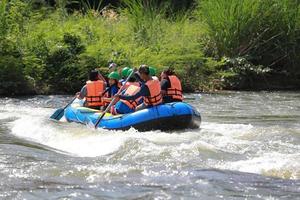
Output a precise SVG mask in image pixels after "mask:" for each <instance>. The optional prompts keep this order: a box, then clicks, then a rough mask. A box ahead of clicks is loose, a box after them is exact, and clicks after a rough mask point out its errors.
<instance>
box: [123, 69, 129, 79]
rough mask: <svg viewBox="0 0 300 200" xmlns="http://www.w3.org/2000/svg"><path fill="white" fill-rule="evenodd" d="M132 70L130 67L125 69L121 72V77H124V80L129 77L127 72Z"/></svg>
mask: <svg viewBox="0 0 300 200" xmlns="http://www.w3.org/2000/svg"><path fill="white" fill-rule="evenodd" d="M129 69H130V68H129V67H124V68H123V69H122V71H121V75H122V78H123V79H124V78H126V77H127V72H128V70H129Z"/></svg>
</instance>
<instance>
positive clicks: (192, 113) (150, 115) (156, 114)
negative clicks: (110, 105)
mask: <svg viewBox="0 0 300 200" xmlns="http://www.w3.org/2000/svg"><path fill="white" fill-rule="evenodd" d="M100 114H101V113H100V112H98V111H97V110H93V109H89V108H85V107H80V106H79V105H78V104H76V103H74V104H72V105H71V106H69V107H68V108H67V109H66V110H65V117H66V119H67V121H69V122H78V123H83V124H86V123H88V122H89V121H92V122H93V123H94V124H95V123H96V121H97V118H98V117H99V115H100ZM200 123H201V116H200V113H199V112H198V111H197V110H196V109H195V108H193V107H192V106H191V105H189V104H187V103H183V102H176V103H175V102H174V103H167V104H163V105H159V106H154V107H152V108H147V109H143V110H140V111H137V112H134V113H130V114H126V115H116V116H113V115H110V114H106V115H105V116H104V118H103V119H102V120H101V122H100V124H99V127H101V128H104V129H112V130H127V129H129V128H131V127H133V128H135V129H137V130H139V131H149V130H164V131H166V130H180V129H186V128H192V129H194V128H199V127H200Z"/></svg>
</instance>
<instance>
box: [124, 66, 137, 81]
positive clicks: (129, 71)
mask: <svg viewBox="0 0 300 200" xmlns="http://www.w3.org/2000/svg"><path fill="white" fill-rule="evenodd" d="M132 71H133V69H129V70H128V72H127V74H126V77H128V76H130V75H131V73H132ZM128 82H131V83H133V82H136V79H135V77H134V76H131V77H130V78H129V80H128Z"/></svg>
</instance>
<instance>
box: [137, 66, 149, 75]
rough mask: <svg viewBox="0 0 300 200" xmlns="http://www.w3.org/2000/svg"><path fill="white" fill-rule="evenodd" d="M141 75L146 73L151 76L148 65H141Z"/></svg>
mask: <svg viewBox="0 0 300 200" xmlns="http://www.w3.org/2000/svg"><path fill="white" fill-rule="evenodd" d="M139 73H140V74H141V73H145V74H147V75H150V70H149V67H148V65H141V66H140V67H139Z"/></svg>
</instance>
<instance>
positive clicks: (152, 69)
mask: <svg viewBox="0 0 300 200" xmlns="http://www.w3.org/2000/svg"><path fill="white" fill-rule="evenodd" d="M149 71H150V75H151V76H155V74H156V69H155V68H154V67H149Z"/></svg>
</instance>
